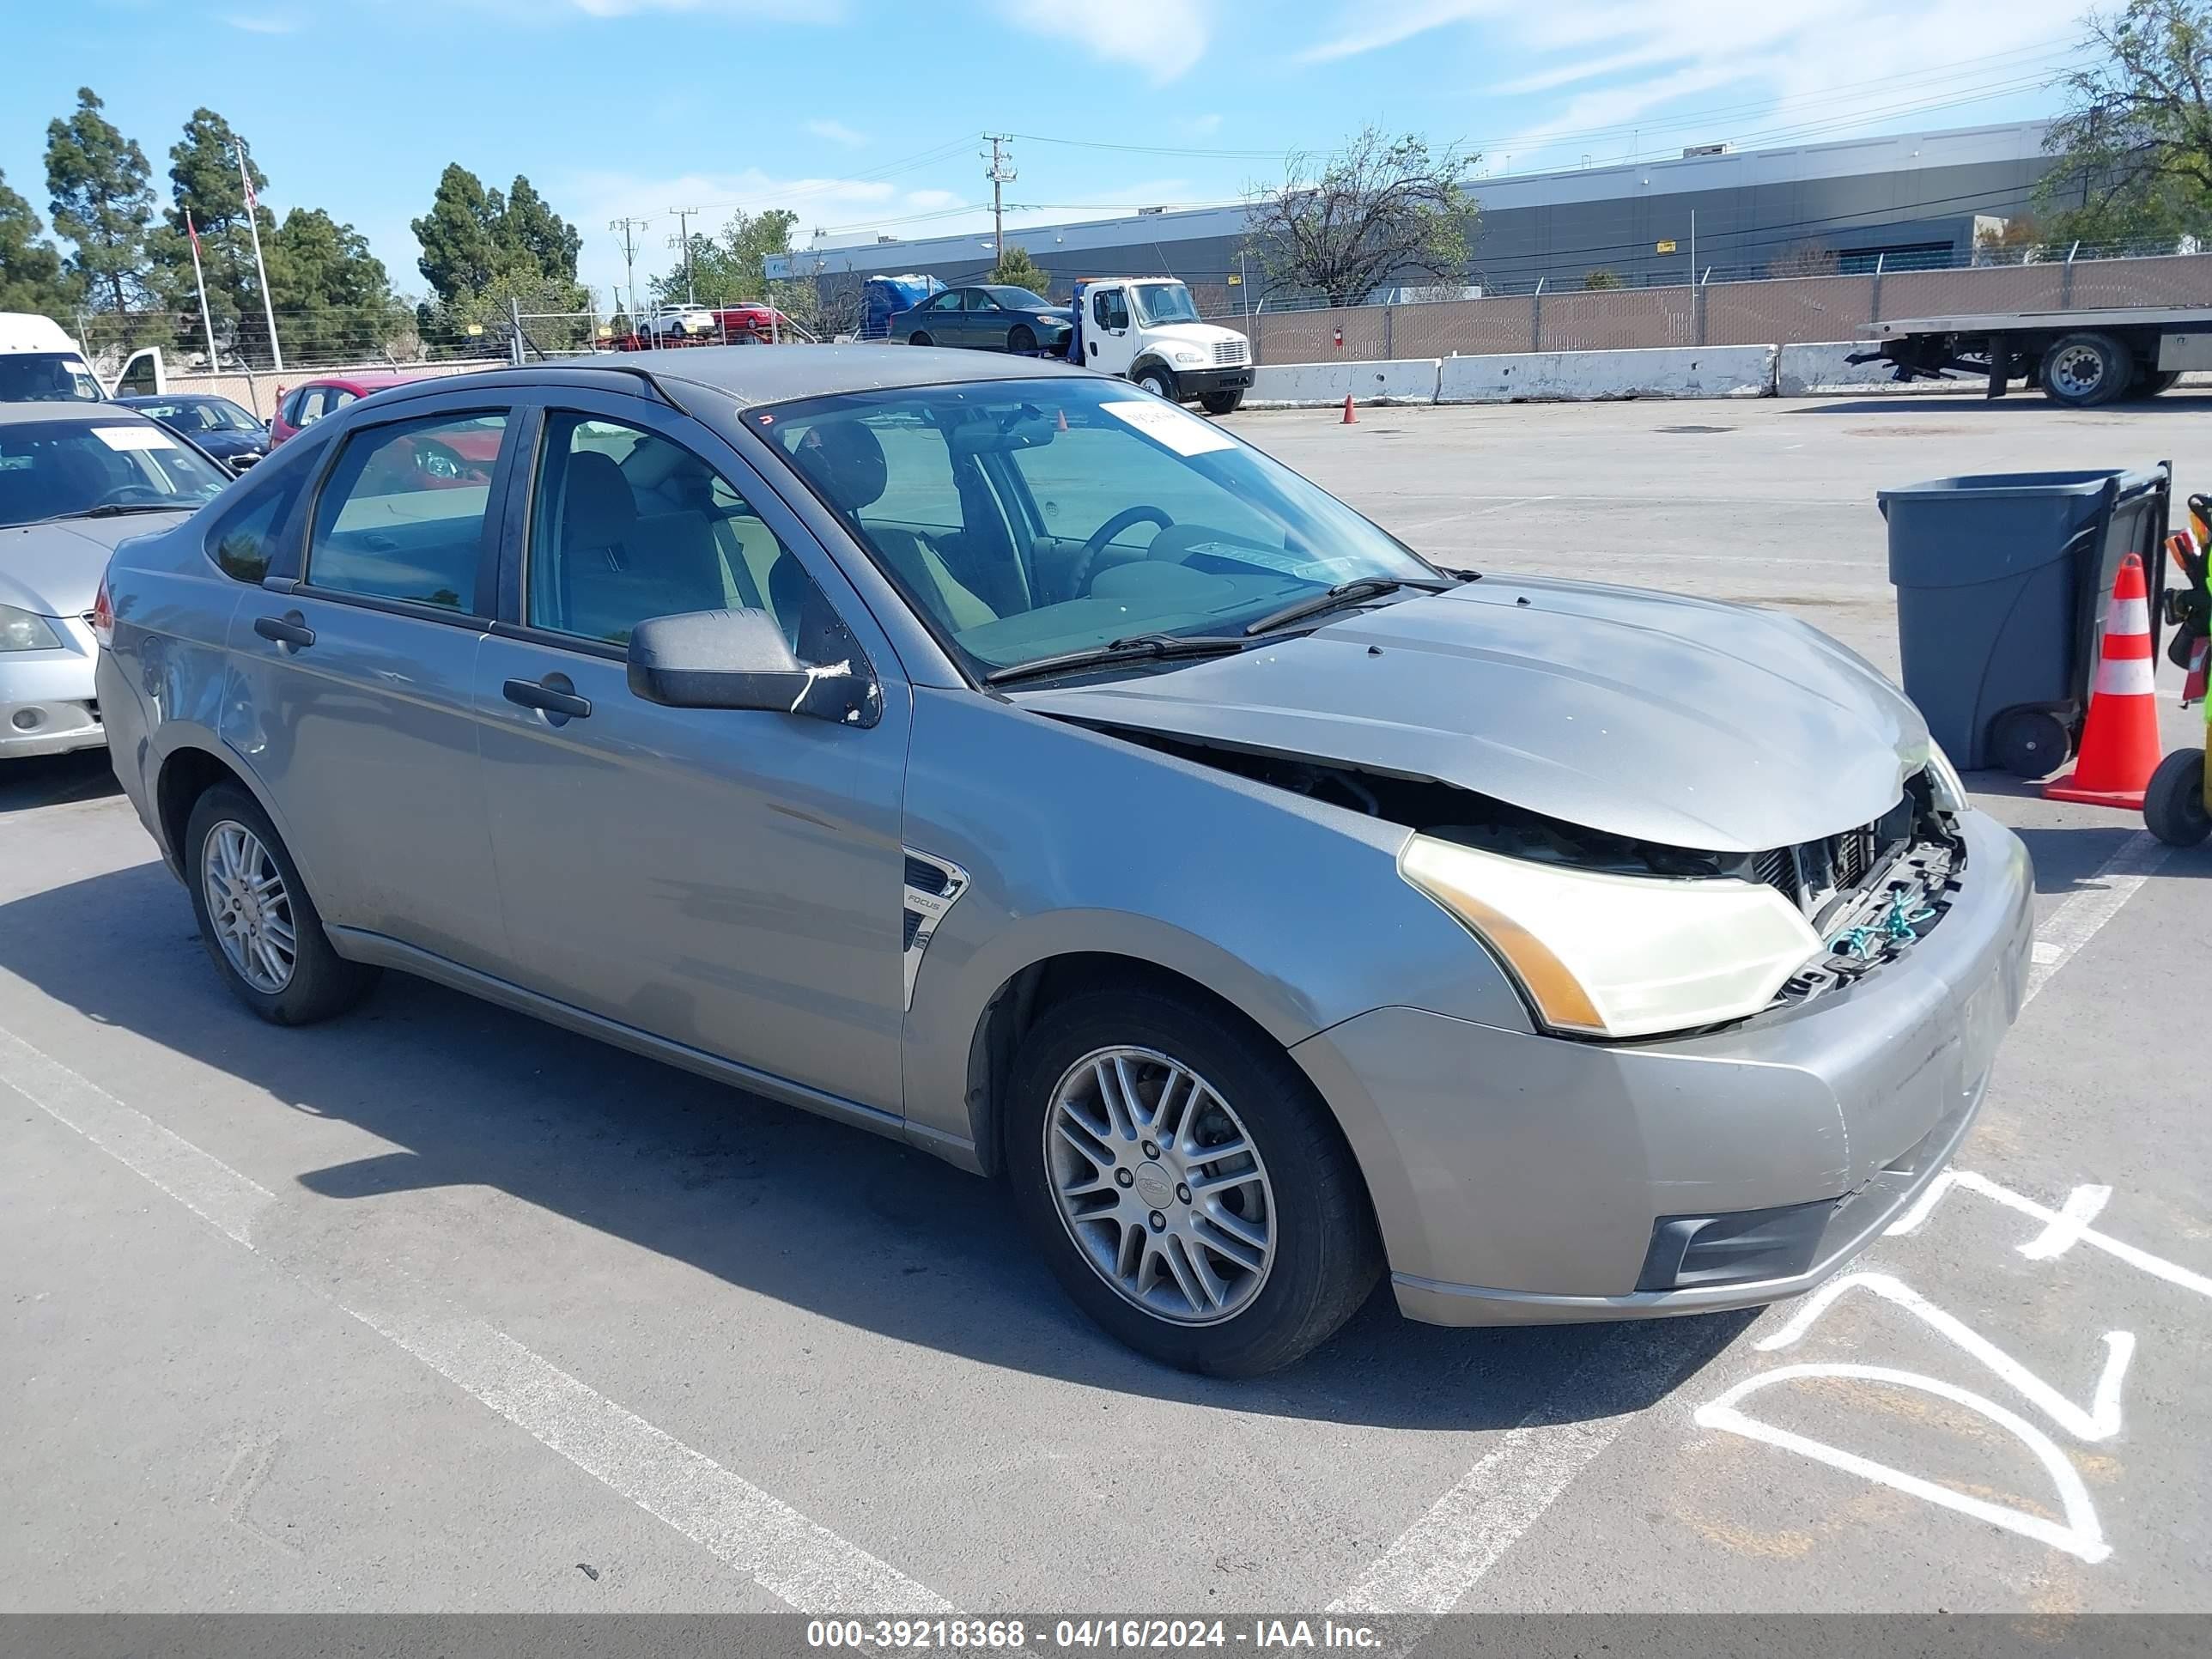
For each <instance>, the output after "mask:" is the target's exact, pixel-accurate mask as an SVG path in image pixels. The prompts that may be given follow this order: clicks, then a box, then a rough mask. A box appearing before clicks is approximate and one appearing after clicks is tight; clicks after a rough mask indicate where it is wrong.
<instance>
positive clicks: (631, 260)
mask: <svg viewBox="0 0 2212 1659" xmlns="http://www.w3.org/2000/svg"><path fill="white" fill-rule="evenodd" d="M652 222H653V221H652V220H650V219H611V220H609V221H608V222H607V228H608V229H609V230H613V231H619V232H621V233H622V242H623V276H626V277H627V278H628V279H629V326H630V332H632V333H633V334H635V332H636V331H637V233H638V232H639V231H641V230H643V229H644V228H646V227H647V225H649V224H651V223H652Z"/></svg>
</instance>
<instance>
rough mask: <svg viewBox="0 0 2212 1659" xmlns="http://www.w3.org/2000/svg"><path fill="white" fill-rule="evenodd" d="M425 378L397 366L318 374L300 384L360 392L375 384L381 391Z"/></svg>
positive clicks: (412, 383) (410, 384) (296, 388)
mask: <svg viewBox="0 0 2212 1659" xmlns="http://www.w3.org/2000/svg"><path fill="white" fill-rule="evenodd" d="M424 378H426V377H425V376H423V375H421V374H405V373H404V372H402V371H401V370H398V369H396V368H395V369H374V370H371V371H369V372H368V373H366V374H318V375H316V376H314V378H313V379H312V380H302V381H301V382H300V386H338V387H342V388H343V389H344V390H345V391H348V392H358V391H360V390H361V389H362V387H363V386H373V387H374V388H375V389H376V390H377V391H379V392H381V391H383V390H384V389H385V387H386V386H412V385H414V384H415V383H416V381H417V380H422V379H424ZM298 389H299V388H298V387H295V388H294V390H295V391H296V390H298Z"/></svg>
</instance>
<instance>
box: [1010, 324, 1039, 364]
mask: <svg viewBox="0 0 2212 1659" xmlns="http://www.w3.org/2000/svg"><path fill="white" fill-rule="evenodd" d="M1006 349H1007V350H1009V351H1011V352H1012V353H1013V354H1014V355H1015V356H1017V357H1034V356H1036V334H1035V333H1034V332H1033V331H1031V330H1030V327H1029V325H1027V324H1023V325H1020V326H1019V327H1018V328H1016V329H1015V330H1014V331H1013V332H1012V333H1011V334H1009V335H1007V336H1006Z"/></svg>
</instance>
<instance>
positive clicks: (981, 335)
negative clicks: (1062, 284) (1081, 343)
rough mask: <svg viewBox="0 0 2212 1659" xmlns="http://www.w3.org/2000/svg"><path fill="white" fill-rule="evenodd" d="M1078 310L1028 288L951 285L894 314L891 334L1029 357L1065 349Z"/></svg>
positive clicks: (1059, 353)
mask: <svg viewBox="0 0 2212 1659" xmlns="http://www.w3.org/2000/svg"><path fill="white" fill-rule="evenodd" d="M1074 329H1075V313H1073V311H1070V310H1069V309H1068V308H1067V307H1066V306H1056V305H1054V304H1053V303H1052V302H1051V301H1049V300H1047V299H1046V298H1045V297H1044V296H1043V295H1041V294H1032V293H1030V291H1029V289H1025V288H1005V287H1000V286H999V285H997V284H992V285H989V286H987V287H982V288H948V289H945V291H944V292H943V293H942V294H933V295H930V296H929V298H927V300H924V301H922V302H921V304H920V305H918V306H916V307H914V309H913V310H911V311H902V312H900V313H897V314H896V315H895V316H894V317H892V319H891V320H890V337H891V338H892V339H894V340H903V341H905V342H906V343H908V345H938V346H966V347H968V348H969V349H970V350H974V351H1011V352H1013V353H1014V354H1015V355H1016V356H1024V357H1031V356H1036V355H1038V354H1039V353H1042V354H1043V355H1045V356H1048V357H1064V356H1066V355H1067V338H1068V336H1069V335H1070V334H1071V333H1073V331H1074Z"/></svg>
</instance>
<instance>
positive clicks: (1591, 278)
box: [1583, 270, 1628, 290]
mask: <svg viewBox="0 0 2212 1659" xmlns="http://www.w3.org/2000/svg"><path fill="white" fill-rule="evenodd" d="M1627 286H1628V284H1627V283H1624V282H1622V281H1621V280H1620V272H1619V271H1617V270H1593V271H1589V272H1588V273H1586V274H1585V275H1584V276H1583V287H1584V288H1585V289H1592V290H1595V289H1607V288H1626V287H1627Z"/></svg>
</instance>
